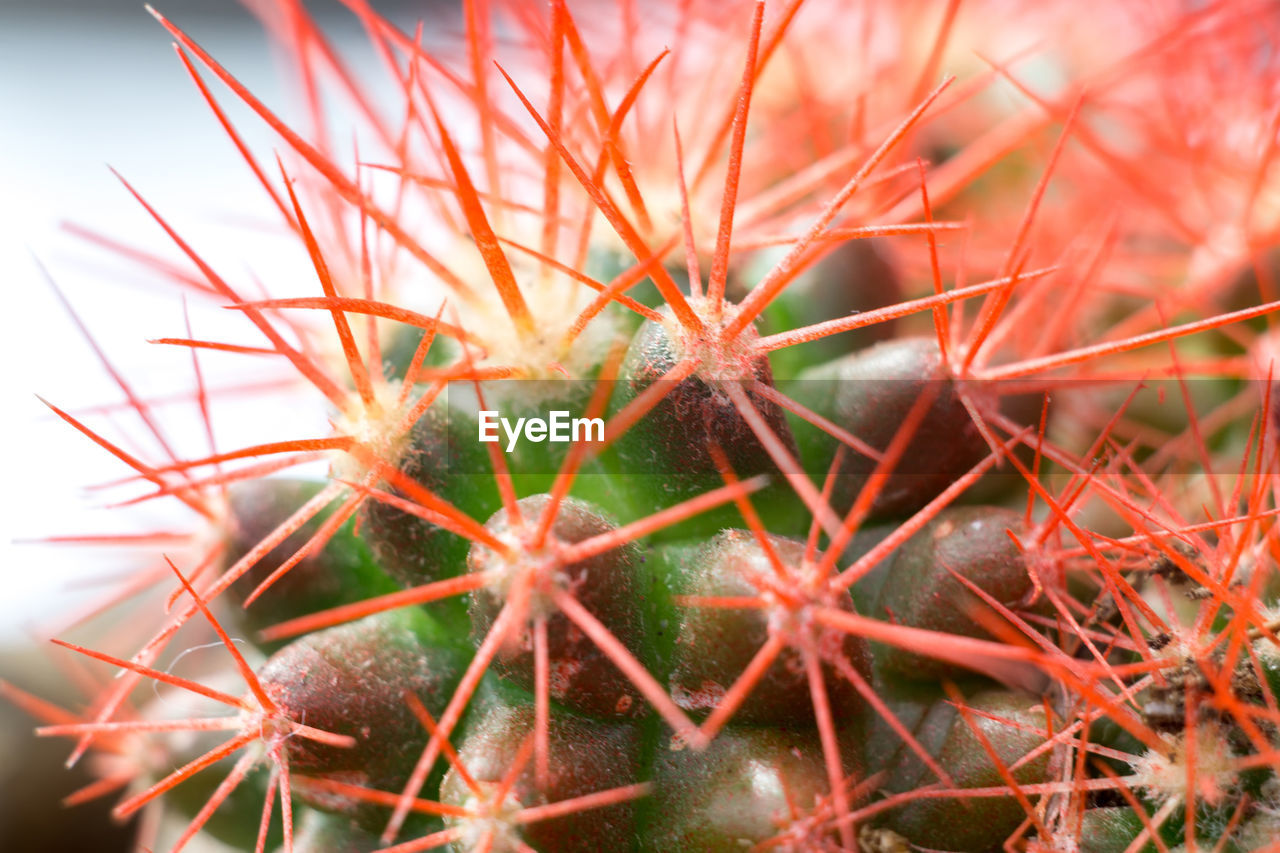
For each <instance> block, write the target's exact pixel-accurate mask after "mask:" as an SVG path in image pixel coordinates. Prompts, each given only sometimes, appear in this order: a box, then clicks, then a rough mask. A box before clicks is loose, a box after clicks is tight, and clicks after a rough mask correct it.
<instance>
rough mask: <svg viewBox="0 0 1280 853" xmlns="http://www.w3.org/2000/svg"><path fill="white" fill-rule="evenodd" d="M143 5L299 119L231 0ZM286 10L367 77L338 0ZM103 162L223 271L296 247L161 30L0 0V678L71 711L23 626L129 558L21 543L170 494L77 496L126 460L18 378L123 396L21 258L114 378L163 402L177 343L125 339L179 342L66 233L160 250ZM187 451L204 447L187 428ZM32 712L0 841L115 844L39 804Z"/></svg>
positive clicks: (12, 715)
mask: <svg viewBox="0 0 1280 853" xmlns="http://www.w3.org/2000/svg"><path fill="white" fill-rule="evenodd" d="M155 5H156V6H157V8H158V9H159V10H160V11H161V12H162V13H164V14H165V15H166V16H167V17H169V18H170V19H171V20H173V21H174V22H175V23H177V24H178V25H179V26H181V27H183V28H184V29H185V30H186V31H187V32H188V33H190V34H191V35H192V36H194V37H195V38H196V39H197V40H198V41H199V42H200V43H201V44H203V45H204V46H205V47H206V48H207V49H208V50H209V51H210V52H211V53H212V54H214V55H215V56H216V57H218V59H219V60H220V61H221V62H223V63H224V64H225V65H226V66H227V67H228V68H230V69H231V70H232V71H233V73H235V74H236V75H237V76H238V77H239V78H240V79H241V80H242V81H243V82H245V83H246V84H247V85H248V86H249V87H250V88H251V89H252V90H253V91H254V92H255V93H256V94H257V95H258V96H260V97H261V98H262V99H263V100H264V101H266V102H267V103H268V104H270V105H271V106H272V107H273V108H275V109H278V110H279V111H280V113H281V114H282V115H283V116H284V117H285V118H286V119H287V120H299V119H300V118H301V116H302V111H301V109H300V108H299V105H300V99H299V98H298V97H297V95H298V93H297V92H296V91H295V90H294V87H293V86H292V84H293V82H294V80H293V79H292V78H291V77H290V75H289V74H288V73H287V70H288V69H287V66H286V65H285V64H284V63H285V61H286V60H285V58H284V57H282V56H281V55H280V52H279V51H276V50H273V49H272V48H271V45H270V44H269V43H268V39H267V36H266V35H265V34H264V32H263V29H262V27H261V25H260V24H259V22H258V21H257V20H256V19H255V18H254V17H253V16H252V15H251V14H250V13H249V12H248V11H247V10H246V9H245V8H244V7H243V6H242V5H240V4H239V3H238V2H236V0H156V3H155ZM373 5H374V6H375V7H376V8H378V10H379V11H380V12H382V13H383V14H385V15H387V16H388V17H390V18H391V19H392V20H394V21H397V22H398V23H400V24H401V25H402V26H404V27H405V28H407V29H408V30H409V31H410V32H411V31H412V29H413V26H414V23H415V21H416V20H417V19H418V18H419V17H423V16H425V15H434V16H435V18H434V19H433V20H434V21H435V22H436V23H437V24H439V25H440V26H445V27H447V26H449V24H448V21H449V20H450V18H451V17H452V16H451V15H450V14H449V13H448V10H449V9H451V8H452V6H453V5H454V4H453V3H452V2H444V3H439V2H437V3H434V4H433V3H432V2H431V0H416V1H415V2H407V0H394V2H390V1H389V0H384V1H383V2H375V3H374V4H373ZM307 6H308V8H309V9H311V10H312V12H313V13H314V14H315V16H316V18H317V19H318V20H319V21H320V23H321V25H322V27H323V28H324V30H325V31H326V32H327V33H328V34H329V35H330V36H331V37H332V39H333V40H334V42H335V44H336V46H337V47H338V48H339V49H340V50H341V51H342V52H343V53H344V55H346V56H347V57H348V58H349V60H350V61H351V65H352V67H353V68H354V69H355V71H356V72H357V73H358V74H367V76H370V77H372V78H374V79H376V80H379V81H385V80H387V77H386V74H385V71H384V69H383V68H382V67H381V66H378V65H377V64H376V60H375V57H374V55H373V53H372V51H371V50H370V49H369V47H368V42H367V40H366V39H365V37H364V33H363V31H362V30H361V28H360V27H359V25H358V23H357V22H356V21H355V19H354V18H353V17H352V16H351V15H350V14H349V13H347V12H346V11H345V10H343V9H342V8H341V6H340V5H339V4H338V3H336V2H309V3H307ZM436 7H439V8H436ZM442 9H443V10H444V11H445V14H443V15H442V14H441V10H442ZM211 88H213V89H214V92H215V95H216V96H217V97H218V98H219V99H220V101H222V102H223V103H224V104H225V105H226V106H227V108H228V110H229V112H230V113H231V115H232V116H233V119H234V120H236V122H237V126H238V128H239V129H240V130H241V132H242V133H243V134H244V136H245V137H246V139H247V140H248V141H249V142H250V144H251V145H253V146H254V147H255V150H256V151H257V152H258V154H259V155H260V156H262V155H263V154H264V153H265V152H269V151H271V150H272V149H273V147H275V146H277V145H279V142H278V140H277V139H276V138H275V137H273V136H272V135H271V134H270V132H269V131H267V130H265V128H264V126H263V125H262V123H261V122H259V121H257V120H256V119H254V118H253V117H252V116H250V115H249V114H248V113H247V111H245V110H243V109H241V108H238V105H237V104H235V102H234V99H233V98H232V97H231V96H230V94H229V93H228V92H227V91H226V90H225V89H222V88H221V87H220V86H217V85H216V83H215V84H212V85H211ZM108 166H110V167H112V168H114V169H116V170H118V171H119V172H120V173H121V175H122V176H123V177H124V178H125V179H127V180H128V181H129V182H130V183H132V184H133V185H134V186H135V187H136V188H137V189H138V190H139V192H141V193H142V194H143V195H144V196H145V197H146V198H147V199H148V201H150V202H151V203H153V204H154V205H155V206H156V207H157V208H158V209H159V210H160V211H161V212H162V213H163V215H164V216H165V217H166V218H168V219H169V220H170V221H171V222H172V223H173V224H174V225H175V226H176V227H177V228H178V229H179V231H180V232H181V233H182V235H183V236H184V238H186V239H188V240H190V241H191V242H192V243H193V244H194V245H195V246H197V247H198V249H199V251H200V253H201V254H202V256H204V257H205V258H206V259H207V260H209V261H210V262H211V263H212V264H213V265H214V266H215V267H217V268H221V269H224V270H226V271H228V272H229V273H231V274H233V275H236V276H240V277H244V276H246V275H248V273H249V271H250V270H252V274H253V275H256V276H258V277H260V278H262V279H263V280H264V281H270V279H271V277H272V276H273V275H274V274H277V273H278V272H279V271H282V270H286V269H289V270H292V269H296V266H295V265H294V262H296V261H297V260H298V258H297V257H296V255H294V254H290V253H295V252H297V247H296V246H294V245H292V244H291V243H288V244H285V245H286V249H285V251H284V252H281V251H280V246H281V241H280V240H279V236H280V232H279V229H278V226H277V225H276V222H277V220H278V216H276V215H274V210H273V209H272V208H270V207H269V203H268V201H267V199H266V196H265V195H264V194H263V193H262V191H261V189H260V188H259V187H258V186H257V185H256V184H255V183H254V181H253V178H252V176H251V175H250V173H249V172H248V170H247V169H246V168H245V167H244V164H243V161H242V160H240V159H239V156H238V155H237V153H236V151H235V149H234V148H233V146H232V145H231V143H230V142H229V141H228V139H227V137H226V136H225V135H224V134H223V133H222V131H221V129H220V128H219V127H218V125H217V123H216V121H215V119H214V117H213V115H212V113H211V112H210V111H209V109H208V107H207V106H206V104H205V103H204V101H203V100H202V99H201V97H200V95H199V93H198V92H197V90H196V88H195V87H194V85H193V84H192V82H191V80H190V79H189V77H188V76H187V74H186V73H185V72H184V70H183V68H182V66H181V64H180V62H179V61H178V58H177V57H176V56H175V54H174V50H173V47H172V43H171V39H170V37H169V36H168V34H167V33H166V32H165V31H164V30H163V29H162V28H161V27H160V25H159V24H158V23H157V22H156V21H155V20H154V19H153V18H152V17H151V16H150V15H149V14H148V13H147V12H146V10H145V8H144V7H143V4H142V3H141V2H140V0H0V200H2V202H3V203H0V269H2V270H3V279H2V281H3V291H2V292H3V294H4V296H3V302H0V341H2V342H3V347H4V352H3V354H4V369H3V370H0V400H2V401H3V402H2V403H0V408H2V409H3V412H4V420H3V424H4V426H3V428H2V430H0V433H2V434H3V437H4V443H3V447H4V449H5V450H6V451H7V453H6V456H7V459H6V466H5V472H4V475H3V482H4V484H5V488H4V489H3V491H2V495H3V497H2V498H0V500H2V501H3V502H2V503H0V572H2V573H3V575H2V581H3V583H2V585H0V679H4V680H7V681H9V682H11V683H14V684H17V685H19V686H21V687H23V688H25V689H27V690H30V691H32V692H34V693H37V694H39V695H41V696H43V697H48V698H50V699H53V700H55V701H60V702H62V703H66V704H68V705H70V706H72V707H74V706H75V703H76V701H77V698H78V697H77V696H76V695H75V694H74V693H72V692H71V691H69V690H68V689H67V684H66V678H65V675H64V674H63V673H62V672H60V671H59V670H58V669H57V668H56V667H53V666H51V665H50V663H49V658H48V656H47V651H46V650H47V644H46V642H45V641H46V639H47V637H48V635H49V634H50V632H51V631H57V630H58V629H59V627H60V622H61V620H62V619H63V618H65V617H66V616H68V615H69V614H71V613H72V612H73V611H74V609H75V608H77V607H82V606H84V605H85V604H86V603H88V602H90V601H92V600H93V599H94V597H95V596H98V595H101V590H102V589H103V586H102V579H103V578H109V577H110V576H111V575H112V573H113V572H122V571H124V570H126V569H127V568H128V566H129V562H128V560H127V558H126V556H125V555H124V554H122V553H120V552H121V550H122V549H118V548H117V549H114V550H113V549H103V548H86V547H65V546H63V547H53V546H49V545H46V544H40V543H38V542H33V541H32V540H39V539H42V538H45V537H51V536H63V535H69V534H92V533H108V532H119V531H120V530H121V529H122V524H126V523H127V524H128V525H130V526H131V528H130V529H134V530H145V529H149V528H150V529H157V528H163V527H165V526H166V525H172V524H173V523H176V522H177V520H178V519H177V518H176V516H175V513H176V511H175V510H174V509H173V508H172V507H160V506H159V505H157V506H156V507H154V508H144V509H143V510H142V511H141V512H132V513H129V514H127V521H126V520H125V518H124V517H122V516H121V514H119V513H116V512H113V511H112V510H110V509H109V508H107V507H106V504H108V503H110V502H112V501H115V500H119V499H121V498H123V497H127V496H129V493H128V490H126V491H124V492H121V491H119V490H117V491H114V492H112V491H108V492H101V491H98V492H94V491H86V489H85V487H86V486H89V485H91V484H94V483H103V482H108V481H111V480H115V479H117V478H120V477H123V476H126V475H127V474H128V473H129V471H128V469H127V468H125V466H124V465H123V464H122V463H120V462H119V461H118V460H116V459H114V458H112V457H111V456H110V455H109V454H107V453H106V452H105V451H103V450H102V449H101V448H99V447H97V446H95V445H93V444H92V443H91V442H90V441H89V440H88V439H86V438H85V437H84V436H81V435H79V434H77V433H76V432H75V430H73V429H72V428H71V427H70V426H69V425H67V424H65V423H63V422H61V421H59V420H58V419H57V418H55V417H54V416H53V415H52V414H51V413H50V411H49V410H48V409H47V408H45V406H44V405H43V404H41V403H40V401H39V400H37V399H36V396H35V395H36V394H40V395H41V396H43V397H45V398H46V399H48V400H49V401H50V402H51V403H54V404H55V405H58V406H60V407H62V408H66V409H69V410H71V411H74V412H86V411H88V412H91V413H92V412H93V407H98V406H111V405H117V404H119V403H121V402H122V401H123V400H124V396H123V394H122V392H121V390H120V389H119V387H118V386H117V385H116V384H115V383H114V382H113V381H112V379H111V377H110V375H109V373H108V372H107V371H106V370H105V369H104V368H103V366H102V365H101V363H100V362H99V361H98V360H97V358H96V356H95V354H94V352H93V349H92V348H91V347H90V345H89V344H88V343H87V341H86V339H85V338H84V336H83V335H82V334H81V333H80V332H79V331H78V330H77V328H76V325H75V323H74V321H73V320H72V319H71V317H70V315H69V314H68V313H67V311H66V310H65V309H64V308H63V307H62V306H61V304H60V303H59V301H58V298H57V296H56V295H55V293H54V291H53V289H52V288H51V287H50V285H49V283H48V282H47V281H46V279H45V277H44V275H43V273H42V272H41V269H40V265H41V264H42V265H43V266H44V267H45V268H47V270H48V273H49V275H50V276H51V277H52V279H53V280H54V281H56V282H57V285H58V287H59V288H61V289H62V291H63V292H64V293H65V294H66V296H67V298H68V300H69V301H70V302H71V304H72V305H73V306H74V307H75V309H76V311H77V312H78V314H79V315H80V317H81V318H82V320H83V321H84V322H85V324H86V326H87V327H88V328H89V330H90V332H91V333H92V334H93V336H94V338H95V339H96V341H97V342H98V344H99V345H100V346H101V348H102V350H103V352H104V353H105V354H106V355H107V356H108V357H109V358H110V359H111V361H112V363H113V364H114V366H115V367H116V368H117V369H118V370H119V372H120V374H121V375H123V376H124V377H133V378H137V379H139V384H138V386H137V387H136V389H135V390H136V391H137V393H138V394H139V395H141V396H144V397H157V396H158V397H163V396H164V395H166V394H169V393H173V392H179V391H182V390H183V389H188V388H190V387H191V384H192V383H191V377H192V373H191V361H190V356H189V354H188V353H187V352H185V351H182V350H180V349H178V348H173V347H159V346H156V345H152V344H148V343H147V342H146V341H147V339H148V338H157V337H164V336H172V337H186V333H185V328H184V320H183V302H182V299H181V297H180V295H179V294H178V293H177V291H176V289H175V288H172V287H168V288H166V287H164V286H163V285H162V284H160V283H158V279H157V277H156V276H154V275H146V274H141V273H140V268H139V267H138V266H137V265H134V264H130V263H127V262H123V261H122V260H121V259H120V258H118V257H115V256H113V254H112V253H110V252H107V251H103V250H102V249H101V248H95V247H93V246H91V245H88V244H86V243H85V241H84V240H82V239H80V238H78V237H77V236H75V235H74V234H72V233H69V232H68V230H67V228H66V224H67V223H75V224H77V225H80V226H84V227H87V228H89V229H92V230H94V231H98V232H101V233H104V234H107V235H110V236H111V237H113V238H116V239H118V240H121V241H123V242H125V243H128V244H131V245H134V246H137V247H140V248H144V249H147V250H149V251H153V252H155V253H156V254H159V255H161V256H162V257H164V258H167V259H170V260H179V259H180V258H181V256H180V255H179V254H178V253H177V251H176V250H175V249H174V247H173V245H172V243H170V242H169V241H168V240H167V238H166V237H165V236H164V234H163V233H162V232H161V231H160V229H159V228H158V227H157V226H156V224H155V222H154V221H152V220H151V219H150V217H149V216H148V215H147V214H146V213H145V211H144V210H143V209H142V208H141V207H140V206H139V205H138V204H137V203H136V202H135V201H134V200H133V199H132V198H131V197H130V196H129V194H128V192H127V191H126V190H125V188H124V187H123V186H122V185H121V183H120V181H119V180H118V179H117V178H116V177H115V176H113V175H112V173H111V171H110V169H109V168H108ZM37 259H38V262H37ZM191 311H192V317H193V319H194V321H195V322H196V323H197V324H198V328H197V334H196V337H210V338H215V339H217V338H218V337H219V334H220V329H219V323H226V324H228V325H230V324H232V323H233V322H234V321H233V320H230V319H221V318H220V315H219V313H218V311H217V306H216V305H212V304H205V305H200V306H197V305H192V306H191ZM224 313H225V314H227V315H230V314H231V312H224ZM240 334H243V332H242V331H241V332H240ZM207 367H208V370H209V374H208V375H207V376H206V378H207V379H208V380H209V382H210V384H211V385H216V384H217V382H218V381H219V376H218V372H217V366H216V365H214V364H212V363H210V364H209V365H207ZM271 405H272V401H271V399H270V398H265V399H264V398H259V399H257V400H255V401H254V406H255V407H256V408H255V412H257V414H256V416H255V417H256V418H258V419H259V421H261V420H262V419H269V418H270V417H271V415H270V412H271V408H270V407H271ZM193 409H194V407H192V406H190V405H187V406H182V407H176V410H166V411H164V412H163V413H162V415H163V418H164V420H165V423H166V424H168V425H174V424H176V426H175V427H174V431H175V432H181V431H182V428H183V425H184V424H185V425H186V426H188V427H191V428H192V431H196V432H197V434H200V432H201V431H200V428H199V422H198V421H195V420H192V417H193V415H192V412H191V411H189V410H193ZM99 416H100V413H99ZM316 416H317V417H318V418H322V414H321V413H317V415H316ZM184 418H185V419H186V420H185V421H184V420H183V419H184ZM102 422H103V421H101V420H97V421H95V424H101V423H102ZM107 422H108V423H111V424H112V425H114V426H118V427H119V430H118V431H117V433H118V434H123V435H128V434H130V433H131V432H132V434H134V435H137V434H138V433H137V430H138V429H139V427H140V424H139V423H138V419H137V418H136V416H133V415H132V414H131V413H130V412H128V411H127V410H123V409H120V410H117V411H115V412H114V413H113V414H111V415H110V417H109V418H108V419H107ZM322 423H323V421H321V424H322ZM216 426H217V428H218V438H219V440H220V441H223V442H225V443H224V444H223V446H224V447H230V446H233V445H234V442H235V441H236V434H235V433H236V425H235V422H234V418H232V419H224V420H221V421H219V422H217V424H216ZM248 426H250V428H254V427H253V426H252V425H248ZM259 426H260V423H259ZM189 452H190V453H192V454H194V455H202V452H207V451H202V449H201V447H200V445H199V444H197V445H195V446H194V447H190V449H189ZM133 493H134V494H136V493H137V490H136V489H134V490H133ZM32 725H33V723H32V720H31V718H29V717H27V716H25V715H22V714H20V713H17V712H16V711H15V710H14V709H13V708H12V707H11V706H10V705H9V704H8V703H6V702H4V701H3V700H2V699H0V756H3V757H4V760H3V761H0V851H5V853H28V852H30V853H59V851H83V850H90V849H92V850H95V851H107V850H115V849H128V848H127V846H122V845H127V843H128V842H127V833H122V832H115V833H113V832H112V831H111V830H110V828H109V825H108V823H107V820H106V812H107V810H108V809H109V807H110V805H111V798H108V800H107V801H106V802H105V803H102V804H100V805H99V806H97V807H95V806H82V807H79V808H77V809H76V810H75V811H72V812H68V813H65V814H63V813H60V812H59V811H58V807H57V800H58V799H59V798H60V797H61V796H63V795H65V794H66V793H68V792H70V791H71V790H73V789H74V788H75V787H78V786H79V785H83V784H85V782H86V781H88V779H87V777H85V776H84V775H82V774H71V773H59V772H58V768H59V765H60V763H61V759H62V758H65V756H66V754H67V752H68V743H67V742H66V741H65V740H43V741H37V740H35V739H34V738H33V737H32V736H31V728H32Z"/></svg>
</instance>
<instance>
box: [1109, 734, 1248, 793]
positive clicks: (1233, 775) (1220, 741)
mask: <svg viewBox="0 0 1280 853" xmlns="http://www.w3.org/2000/svg"><path fill="white" fill-rule="evenodd" d="M1162 737H1163V739H1164V741H1165V742H1166V743H1167V744H1168V745H1169V749H1168V750H1167V752H1157V751H1155V750H1148V751H1147V752H1146V753H1144V754H1143V755H1141V756H1139V757H1138V758H1135V759H1133V760H1132V761H1131V762H1130V763H1131V764H1132V765H1133V777H1132V779H1133V783H1134V787H1137V788H1141V789H1142V790H1143V791H1145V792H1146V793H1147V795H1148V796H1150V797H1151V798H1152V799H1154V800H1156V801H1157V802H1160V803H1165V802H1168V801H1169V800H1174V801H1176V802H1178V803H1185V802H1186V801H1187V781H1188V779H1187V764H1186V760H1187V749H1186V735H1185V734H1177V735H1163V736H1162ZM1195 753H1196V754H1195V777H1194V779H1193V780H1192V781H1193V782H1194V784H1195V787H1196V790H1195V791H1194V792H1193V794H1194V796H1195V799H1196V800H1203V801H1204V802H1207V803H1210V804H1212V803H1217V802H1219V801H1220V800H1221V799H1222V797H1223V795H1224V794H1225V793H1226V792H1227V791H1229V790H1231V789H1232V788H1234V787H1235V785H1236V782H1237V781H1238V776H1237V771H1236V767H1235V763H1236V758H1237V757H1238V756H1237V755H1236V753H1235V750H1233V749H1232V748H1231V745H1230V744H1229V743H1228V742H1227V739H1226V733H1225V732H1224V731H1223V729H1222V728H1221V727H1220V726H1218V725H1217V724H1215V723H1208V722H1206V723H1201V724H1200V725H1199V726H1198V727H1197V729H1196V742H1195Z"/></svg>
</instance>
